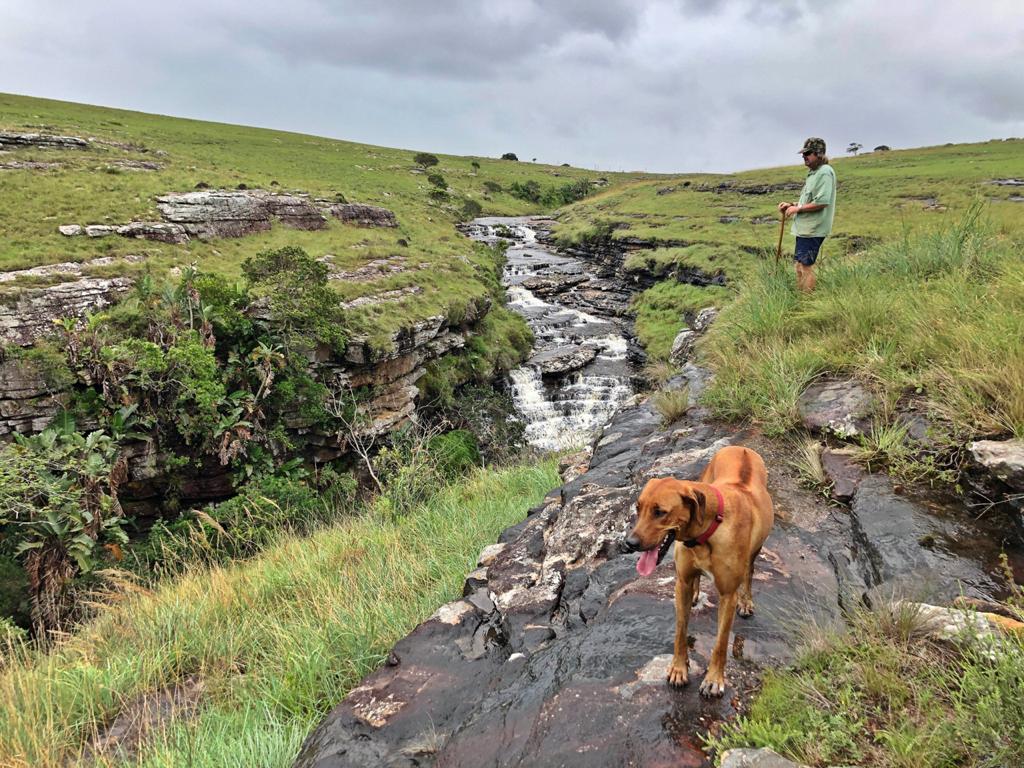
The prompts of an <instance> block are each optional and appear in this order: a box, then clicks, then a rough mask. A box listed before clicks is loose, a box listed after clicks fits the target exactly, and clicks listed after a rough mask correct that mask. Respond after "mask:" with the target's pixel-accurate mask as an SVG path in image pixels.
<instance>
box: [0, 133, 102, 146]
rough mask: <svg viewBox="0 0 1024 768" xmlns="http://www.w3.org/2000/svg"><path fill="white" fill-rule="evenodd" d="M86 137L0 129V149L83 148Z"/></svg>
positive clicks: (85, 143)
mask: <svg viewBox="0 0 1024 768" xmlns="http://www.w3.org/2000/svg"><path fill="white" fill-rule="evenodd" d="M88 146H89V142H88V141H87V140H86V139H81V138H79V137H77V136H53V135H50V134H45V133H12V132H10V131H0V149H18V148H19V147H42V148H46V149H85V148H86V147H88Z"/></svg>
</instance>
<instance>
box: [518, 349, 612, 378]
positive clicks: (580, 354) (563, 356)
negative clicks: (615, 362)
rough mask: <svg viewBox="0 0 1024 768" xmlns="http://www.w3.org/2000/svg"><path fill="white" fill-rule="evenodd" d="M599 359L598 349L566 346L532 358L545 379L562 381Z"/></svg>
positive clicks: (531, 361) (531, 360)
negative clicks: (561, 379) (564, 377)
mask: <svg viewBox="0 0 1024 768" xmlns="http://www.w3.org/2000/svg"><path fill="white" fill-rule="evenodd" d="M595 357H597V349H596V348H595V347H591V346H566V347H559V348H557V349H549V350H545V351H543V352H540V353H538V354H536V355H534V356H533V357H531V358H530V360H529V362H528V364H529V365H532V366H534V367H535V368H536V369H537V370H538V371H539V372H540V375H541V376H542V377H543V378H544V379H560V378H562V377H563V376H566V375H567V374H570V373H572V372H573V371H578V370H579V369H580V368H583V367H584V366H585V365H587V364H588V363H590V362H591V361H593V359H594V358H595Z"/></svg>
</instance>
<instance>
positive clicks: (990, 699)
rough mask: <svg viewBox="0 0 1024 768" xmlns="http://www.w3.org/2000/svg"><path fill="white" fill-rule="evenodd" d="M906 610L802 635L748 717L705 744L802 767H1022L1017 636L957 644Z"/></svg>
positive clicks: (1023, 667) (1022, 695)
mask: <svg viewBox="0 0 1024 768" xmlns="http://www.w3.org/2000/svg"><path fill="white" fill-rule="evenodd" d="M921 628H922V621H921V618H920V615H919V613H918V612H917V611H915V610H914V609H913V608H912V607H909V606H905V607H900V608H898V609H895V610H890V609H889V608H888V607H884V608H882V609H880V610H879V611H878V612H874V613H872V612H867V611H864V612H861V613H859V614H856V615H854V616H853V617H851V624H850V626H848V627H845V628H842V629H837V628H820V627H812V628H811V629H809V630H808V632H807V636H806V638H805V644H804V647H803V648H802V649H801V651H800V654H799V658H798V660H797V662H796V663H795V664H794V665H793V666H792V667H791V668H789V669H785V670H781V671H772V672H769V673H768V674H767V675H766V676H765V679H764V683H763V687H762V689H761V691H760V693H759V694H758V696H757V698H756V699H755V701H754V702H753V705H752V706H751V709H750V712H749V713H748V714H747V715H746V716H744V717H741V718H739V719H738V720H737V721H735V722H733V723H730V724H728V725H726V726H725V727H724V728H723V730H722V732H721V733H720V734H719V735H717V736H715V737H712V738H711V739H710V740H709V741H710V745H711V746H712V748H713V749H714V750H715V751H717V752H721V751H722V750H725V749H729V748H733V747H741V746H742V747H771V748H773V749H774V750H776V751H777V752H779V753H780V754H782V755H783V756H785V757H788V758H790V759H792V760H795V761H797V762H799V763H802V764H806V765H811V766H829V765H870V766H876V767H877V768H919V767H921V768H923V767H924V766H927V767H928V768H945V767H946V766H948V767H949V768H952V767H953V766H969V767H971V768H1003V767H1004V766H1010V765H1021V764H1022V763H1024V664H1022V660H1024V639H1022V638H1020V637H1015V638H1013V637H1011V638H1007V639H1005V641H1004V643H1003V645H1002V647H1001V648H1000V649H999V650H998V651H997V652H994V653H992V652H990V651H989V650H988V649H987V648H986V647H985V645H984V643H981V644H978V645H969V646H966V647H964V648H961V649H957V648H954V647H952V646H950V645H948V644H939V643H937V642H935V641H932V640H930V639H928V638H927V637H926V636H925V635H924V633H923V632H922V631H921Z"/></svg>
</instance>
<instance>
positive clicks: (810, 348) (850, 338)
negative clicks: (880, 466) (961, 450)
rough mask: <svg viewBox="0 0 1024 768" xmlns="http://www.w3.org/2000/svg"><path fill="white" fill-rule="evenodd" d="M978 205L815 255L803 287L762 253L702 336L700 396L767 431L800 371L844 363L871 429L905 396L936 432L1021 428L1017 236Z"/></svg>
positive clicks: (1021, 251) (1021, 281)
mask: <svg viewBox="0 0 1024 768" xmlns="http://www.w3.org/2000/svg"><path fill="white" fill-rule="evenodd" d="M978 213H979V209H972V211H971V212H968V214H967V215H965V217H964V218H963V219H962V220H960V221H959V222H957V221H954V222H950V223H948V224H947V225H946V226H944V227H942V228H940V229H938V230H936V231H934V232H931V233H928V234H922V235H919V236H909V237H906V238H901V239H897V240H894V241H891V242H888V243H886V244H885V245H882V246H878V247H876V248H874V249H872V250H871V251H870V252H867V253H865V254H863V255H860V256H857V257H847V258H843V259H833V260H830V261H827V262H826V263H825V264H823V265H822V267H821V269H820V274H819V282H818V287H817V290H816V291H815V292H814V293H813V294H810V295H800V294H798V293H797V292H796V290H795V288H794V286H793V279H792V276H791V275H790V274H789V269H788V268H783V267H781V266H780V267H776V266H775V265H774V264H773V263H771V262H762V263H761V264H760V265H759V268H758V270H757V271H756V272H755V273H754V274H753V275H751V276H750V277H749V278H748V279H747V280H746V281H745V282H744V284H743V286H742V288H741V289H740V291H739V294H738V297H737V299H736V300H735V301H734V302H733V303H732V304H730V305H729V306H727V307H726V308H725V309H724V310H723V311H722V313H721V315H720V316H719V319H718V322H717V323H716V324H715V326H714V327H713V328H712V330H711V331H710V332H709V333H708V336H707V338H706V339H705V343H704V344H703V346H702V351H703V355H704V359H706V360H708V361H709V362H710V363H711V364H712V366H713V367H714V368H715V369H716V371H717V376H716V379H715V381H714V383H713V384H712V386H711V387H710V388H709V390H708V393H707V402H708V403H709V404H710V405H711V406H712V408H713V409H714V410H715V411H716V412H717V413H718V414H719V415H721V416H724V417H728V418H734V419H751V420H753V421H755V422H757V423H759V424H761V425H763V426H764V427H765V428H766V430H767V431H769V432H770V433H774V434H778V433H782V432H784V431H786V430H788V429H790V428H792V427H793V426H795V425H796V423H797V421H798V414H797V412H796V407H795V406H796V399H797V398H798V397H799V394H800V392H801V391H802V390H803V389H804V387H805V386H806V385H807V384H808V383H809V382H810V381H811V380H812V379H813V378H815V377H816V376H819V375H824V374H829V375H837V374H842V375H852V376H854V377H856V378H858V379H860V380H861V381H862V382H863V383H865V384H866V385H867V386H868V387H869V388H870V389H871V390H873V391H874V393H875V394H876V395H877V399H878V401H879V403H880V409H879V413H878V414H876V416H877V418H878V420H879V422H880V423H879V427H878V430H879V432H878V434H879V437H880V439H882V438H884V440H883V442H887V443H891V442H892V439H891V438H892V435H883V430H885V429H888V428H889V427H890V425H891V422H892V419H893V414H894V412H895V411H896V410H897V408H898V406H899V405H901V404H903V403H905V402H907V401H908V400H909V399H915V400H917V401H922V400H923V401H924V402H925V403H926V406H927V408H928V410H929V411H930V412H931V415H932V416H933V417H934V418H935V419H936V423H937V424H939V425H940V426H944V427H945V432H946V436H947V437H973V436H980V435H1002V434H1013V435H1016V436H1018V437H1020V436H1022V435H1024V379H1022V378H1021V375H1020V372H1021V371H1022V370H1024V248H1022V241H1021V240H1020V239H1018V238H1017V237H1010V236H1007V235H1005V234H1001V233H1000V232H999V231H998V229H997V228H996V227H995V226H993V224H992V223H991V222H985V221H983V220H982V219H980V218H979V217H978ZM883 448H885V446H883ZM891 448H892V446H891V445H890V446H888V448H886V450H885V451H883V452H886V453H891V452H892V451H891Z"/></svg>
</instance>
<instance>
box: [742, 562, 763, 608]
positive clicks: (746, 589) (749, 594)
mask: <svg viewBox="0 0 1024 768" xmlns="http://www.w3.org/2000/svg"><path fill="white" fill-rule="evenodd" d="M759 554H761V548H760V547H758V548H757V550H756V551H755V552H754V554H753V555H751V556H750V564H749V567H748V568H747V573H746V575H745V576H744V577H743V583H742V584H741V585H740V590H739V600H738V603H739V614H740V616H742V617H743V618H744V619H749V618H750V617H751V616H753V615H754V592H753V590H752V586H753V584H752V582H753V580H754V563H756V562H757V556H758V555H759Z"/></svg>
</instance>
